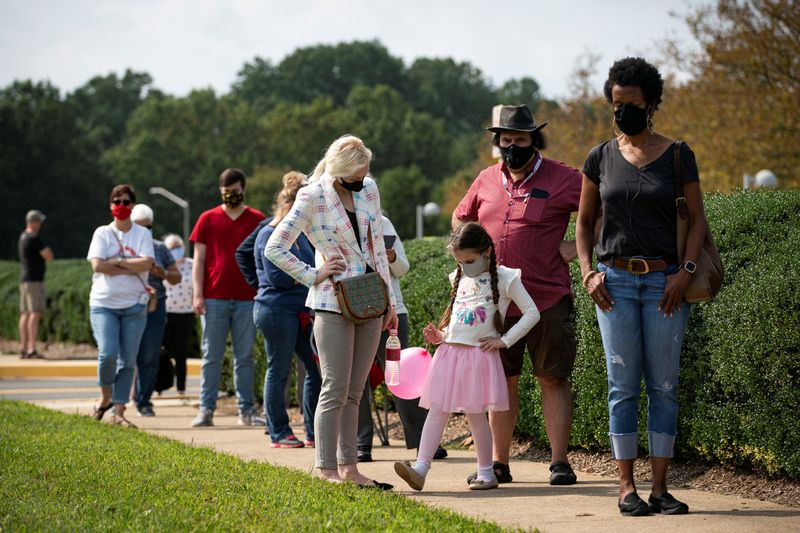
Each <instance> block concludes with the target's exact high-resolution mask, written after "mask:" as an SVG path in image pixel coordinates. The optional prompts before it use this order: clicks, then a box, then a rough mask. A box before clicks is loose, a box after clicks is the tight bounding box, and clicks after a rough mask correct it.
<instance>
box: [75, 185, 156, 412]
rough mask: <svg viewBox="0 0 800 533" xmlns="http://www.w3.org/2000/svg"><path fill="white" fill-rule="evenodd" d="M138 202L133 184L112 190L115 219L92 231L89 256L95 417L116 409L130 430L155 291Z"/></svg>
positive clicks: (148, 240)
mask: <svg viewBox="0 0 800 533" xmlns="http://www.w3.org/2000/svg"><path fill="white" fill-rule="evenodd" d="M135 203H136V194H135V193H134V191H133V188H132V187H131V186H130V185H117V186H116V187H114V189H113V190H112V191H111V197H110V202H109V208H110V210H111V214H112V215H113V216H114V221H113V222H111V224H107V225H104V226H100V227H99V228H97V229H96V230H95V231H94V235H93V236H92V243H91V244H90V245H89V253H88V254H87V256H86V258H87V259H88V260H89V261H90V262H91V264H92V271H93V272H94V274H93V275H92V290H91V293H90V294H89V308H90V319H91V323H92V332H93V333H94V338H95V340H96V341H97V357H98V365H97V375H98V385H100V391H101V394H102V398H101V400H100V404H99V405H97V406H95V408H94V411H93V416H94V418H96V419H97V420H101V419H102V418H103V415H104V414H105V413H106V411H108V410H109V409H110V408H111V406H112V405H113V406H114V423H115V424H125V425H128V426H133V424H131V423H130V422H129V421H128V419H127V418H125V404H126V403H127V401H128V399H129V398H130V395H131V386H132V385H133V369H134V368H135V367H136V354H137V353H138V351H139V342H140V341H141V340H142V333H143V332H144V328H145V325H146V324H147V303H148V301H149V299H150V291H152V288H150V287H149V286H148V285H147V273H148V271H149V270H150V268H151V267H152V266H153V256H154V254H153V237H152V236H151V234H150V232H149V231H148V230H147V229H146V228H144V227H142V226H139V225H137V224H134V223H133V222H131V209H132V207H133V205H134V204H135ZM118 361H120V362H121V364H118Z"/></svg>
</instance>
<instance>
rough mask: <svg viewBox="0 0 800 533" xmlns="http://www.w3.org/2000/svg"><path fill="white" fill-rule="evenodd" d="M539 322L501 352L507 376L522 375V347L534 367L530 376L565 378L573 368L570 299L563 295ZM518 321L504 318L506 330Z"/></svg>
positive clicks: (573, 312) (574, 345) (515, 318)
mask: <svg viewBox="0 0 800 533" xmlns="http://www.w3.org/2000/svg"><path fill="white" fill-rule="evenodd" d="M541 315H542V316H541V319H540V320H539V322H538V323H537V324H536V325H535V326H534V327H533V329H531V330H530V331H529V332H528V334H527V335H526V336H525V337H523V338H521V339H520V340H519V341H517V343H516V344H514V345H513V346H511V347H510V348H504V349H501V350H500V359H501V360H502V361H503V370H504V371H505V374H506V377H512V376H519V375H520V374H521V373H522V363H523V359H522V358H523V356H524V355H525V347H526V346H527V347H528V355H529V356H530V358H531V363H532V364H533V375H534V376H538V377H544V378H564V379H566V378H568V377H569V376H570V374H572V368H573V367H574V366H575V351H576V347H577V341H576V339H575V307H574V305H573V303H572V298H570V297H569V296H564V297H563V298H562V299H561V301H559V302H558V303H557V304H556V305H555V306H553V307H552V308H550V309H548V310H546V311H542V313H541ZM517 321H519V317H507V318H506V319H505V321H504V325H505V328H506V331H508V329H509V328H510V327H511V326H513V325H514V324H516V323H517Z"/></svg>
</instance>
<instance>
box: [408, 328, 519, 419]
mask: <svg viewBox="0 0 800 533" xmlns="http://www.w3.org/2000/svg"><path fill="white" fill-rule="evenodd" d="M419 405H420V407H424V408H426V409H430V408H433V409H438V410H440V411H444V412H446V413H458V412H464V413H485V412H487V411H507V410H508V384H507V383H506V376H505V373H504V372H503V363H502V362H501V361H500V353H499V352H498V351H497V350H492V351H490V352H483V351H481V349H480V348H478V347H477V346H463V345H451V344H442V345H441V346H439V348H438V349H437V350H436V355H435V356H434V357H433V362H431V366H430V369H428V377H427V379H426V380H425V387H424V388H423V389H422V396H421V397H420V399H419Z"/></svg>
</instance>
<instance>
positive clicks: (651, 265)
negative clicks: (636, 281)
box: [611, 257, 669, 274]
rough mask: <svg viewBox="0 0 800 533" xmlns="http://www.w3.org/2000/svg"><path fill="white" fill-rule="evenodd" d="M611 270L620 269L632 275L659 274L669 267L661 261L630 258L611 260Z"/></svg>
mask: <svg viewBox="0 0 800 533" xmlns="http://www.w3.org/2000/svg"><path fill="white" fill-rule="evenodd" d="M611 266H612V268H621V269H623V270H627V271H628V272H631V273H633V274H647V273H648V272H661V271H663V270H666V269H667V267H668V266H669V265H668V264H667V262H666V261H664V260H663V259H641V258H639V257H632V258H629V259H625V258H623V257H615V258H613V259H612V260H611Z"/></svg>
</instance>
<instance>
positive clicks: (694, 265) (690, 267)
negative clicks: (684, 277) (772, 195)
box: [681, 261, 697, 274]
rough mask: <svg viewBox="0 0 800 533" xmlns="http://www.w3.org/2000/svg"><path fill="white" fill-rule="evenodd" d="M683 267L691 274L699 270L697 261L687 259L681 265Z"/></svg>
mask: <svg viewBox="0 0 800 533" xmlns="http://www.w3.org/2000/svg"><path fill="white" fill-rule="evenodd" d="M681 268H682V269H684V270H685V271H686V272H688V273H689V274H694V271H695V270H697V263H695V262H694V261H686V262H684V263H683V264H682V265H681Z"/></svg>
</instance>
